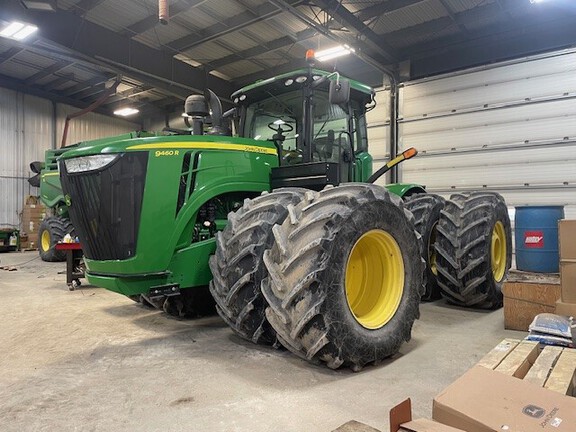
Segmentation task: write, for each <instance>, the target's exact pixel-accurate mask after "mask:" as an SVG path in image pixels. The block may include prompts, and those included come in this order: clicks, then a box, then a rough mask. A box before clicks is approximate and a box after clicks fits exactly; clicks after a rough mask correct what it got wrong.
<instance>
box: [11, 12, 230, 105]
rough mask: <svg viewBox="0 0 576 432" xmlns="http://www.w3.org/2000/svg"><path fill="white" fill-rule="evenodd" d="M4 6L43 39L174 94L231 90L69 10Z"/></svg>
mask: <svg viewBox="0 0 576 432" xmlns="http://www.w3.org/2000/svg"><path fill="white" fill-rule="evenodd" d="M5 9H6V10H5V11H3V12H4V16H8V17H10V18H17V19H23V20H25V21H26V22H30V23H34V24H36V25H38V26H39V27H41V28H42V37H43V38H45V39H48V40H50V41H52V42H53V43H56V44H59V45H61V46H63V47H66V48H67V49H68V50H70V51H72V52H74V53H76V55H77V56H78V57H84V58H85V59H86V58H88V59H90V61H91V62H93V63H96V64H99V65H101V66H102V65H104V66H105V67H107V68H109V69H112V70H114V71H115V72H116V73H123V74H125V75H128V76H132V77H134V78H135V79H137V80H139V81H142V82H146V83H148V84H150V85H154V86H155V87H158V88H160V89H162V90H164V91H166V92H169V93H170V94H174V95H176V96H178V97H182V98H185V97H186V96H187V95H189V94H190V93H191V92H199V93H202V92H203V91H204V88H205V87H210V88H211V89H213V90H214V91H215V92H216V93H217V94H219V95H220V96H221V97H222V98H228V97H229V96H230V94H231V93H232V91H233V87H232V85H231V84H230V83H229V82H228V81H225V80H223V79H221V78H218V77H215V76H213V75H209V74H206V73H205V71H204V70H202V69H198V68H195V67H192V66H190V65H188V64H186V63H184V62H182V61H180V60H176V59H174V58H173V56H172V54H170V53H166V52H162V51H159V50H156V49H154V48H151V47H148V46H146V45H144V44H142V43H139V42H136V41H134V40H131V39H130V38H128V37H126V36H123V35H120V34H118V33H116V32H114V31H111V30H109V29H106V28H104V27H101V26H99V25H97V24H94V23H92V22H90V21H88V20H84V19H82V18H80V17H78V16H77V15H75V14H74V13H72V12H67V11H62V10H59V11H57V12H54V13H49V14H46V13H38V12H36V11H31V10H25V9H23V8H20V7H19V5H18V4H17V2H9V5H8V6H6V7H5Z"/></svg>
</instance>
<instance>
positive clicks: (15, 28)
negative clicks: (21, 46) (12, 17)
mask: <svg viewBox="0 0 576 432" xmlns="http://www.w3.org/2000/svg"><path fill="white" fill-rule="evenodd" d="M36 30H38V27H36V26H35V25H31V24H24V23H21V22H17V21H14V22H12V23H10V24H8V26H7V27H5V28H4V29H3V30H2V31H0V36H4V37H8V38H12V39H16V40H23V39H26V38H27V37H28V36H30V35H31V34H32V33H34V32H36Z"/></svg>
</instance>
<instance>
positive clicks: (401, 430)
mask: <svg viewBox="0 0 576 432" xmlns="http://www.w3.org/2000/svg"><path fill="white" fill-rule="evenodd" d="M390 432H463V431H462V430H461V429H456V428H453V427H451V426H446V425H443V424H442V423H438V422H435V421H434V420H429V419H418V420H412V401H411V400H410V399H406V400H405V401H404V402H401V403H399V404H398V405H396V406H395V407H394V408H392V409H391V410H390Z"/></svg>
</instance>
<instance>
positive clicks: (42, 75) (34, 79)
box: [24, 61, 73, 85]
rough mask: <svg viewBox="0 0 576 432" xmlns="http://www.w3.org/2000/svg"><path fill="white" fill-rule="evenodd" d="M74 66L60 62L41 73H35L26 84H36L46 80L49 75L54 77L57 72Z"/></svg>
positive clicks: (27, 79)
mask: <svg viewBox="0 0 576 432" xmlns="http://www.w3.org/2000/svg"><path fill="white" fill-rule="evenodd" d="M72 64H73V63H72V62H69V61H59V62H57V63H54V64H53V65H52V66H49V67H47V68H44V69H42V70H41V71H40V72H38V73H35V74H34V75H32V76H31V77H29V78H26V80H24V82H25V83H26V84H28V85H30V84H34V83H35V82H37V81H39V80H41V79H42V78H45V77H47V76H48V75H52V74H53V73H55V72H58V71H61V70H62V69H64V68H67V67H68V66H70V65H72Z"/></svg>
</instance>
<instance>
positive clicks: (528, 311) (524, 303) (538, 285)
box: [502, 272, 561, 331]
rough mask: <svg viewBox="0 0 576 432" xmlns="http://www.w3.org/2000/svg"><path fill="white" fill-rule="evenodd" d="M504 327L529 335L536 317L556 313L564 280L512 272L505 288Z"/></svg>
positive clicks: (503, 292)
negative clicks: (529, 328)
mask: <svg viewBox="0 0 576 432" xmlns="http://www.w3.org/2000/svg"><path fill="white" fill-rule="evenodd" d="M502 294H503V295H504V327H505V328H507V329H509V330H521V331H528V326H529V325H530V323H531V322H532V320H533V319H534V317H535V316H536V315H538V314H540V313H545V312H549V313H554V310H555V309H556V301H558V300H559V299H560V296H561V286H560V278H559V277H558V276H552V275H550V276H542V275H539V274H533V273H519V272H512V273H511V274H510V277H509V278H508V280H507V281H506V282H504V285H503V287H502Z"/></svg>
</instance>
